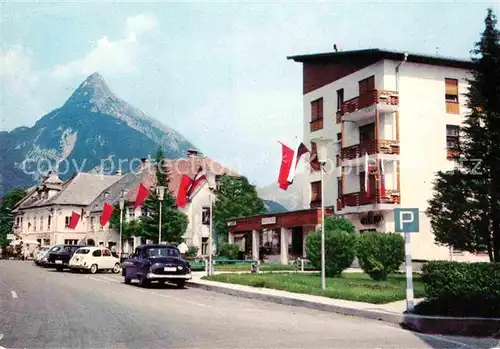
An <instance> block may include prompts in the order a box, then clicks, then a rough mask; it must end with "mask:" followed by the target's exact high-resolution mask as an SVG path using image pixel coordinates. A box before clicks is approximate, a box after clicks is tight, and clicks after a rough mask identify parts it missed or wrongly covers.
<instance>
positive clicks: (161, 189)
mask: <svg viewBox="0 0 500 349" xmlns="http://www.w3.org/2000/svg"><path fill="white" fill-rule="evenodd" d="M164 194H165V187H164V186H161V185H159V186H157V187H156V195H158V200H159V201H160V213H159V215H158V216H159V222H158V243H159V244H161V205H162V202H163V195H164Z"/></svg>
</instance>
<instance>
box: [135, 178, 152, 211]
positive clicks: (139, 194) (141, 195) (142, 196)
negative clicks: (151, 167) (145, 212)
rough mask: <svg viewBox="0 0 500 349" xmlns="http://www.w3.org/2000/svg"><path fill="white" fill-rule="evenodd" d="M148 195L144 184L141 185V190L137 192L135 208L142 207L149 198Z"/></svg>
mask: <svg viewBox="0 0 500 349" xmlns="http://www.w3.org/2000/svg"><path fill="white" fill-rule="evenodd" d="M148 195H149V190H148V188H146V187H145V186H144V185H143V184H140V185H139V190H137V196H136V198H135V204H134V208H137V207H139V206H141V205H142V203H143V202H144V200H146V198H147V197H148Z"/></svg>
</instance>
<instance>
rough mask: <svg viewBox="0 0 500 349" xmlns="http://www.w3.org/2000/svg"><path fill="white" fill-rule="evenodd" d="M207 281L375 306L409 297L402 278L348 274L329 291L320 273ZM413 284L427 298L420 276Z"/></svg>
mask: <svg viewBox="0 0 500 349" xmlns="http://www.w3.org/2000/svg"><path fill="white" fill-rule="evenodd" d="M203 279H206V280H211V281H219V282H227V283H233V284H240V285H247V286H253V287H265V288H272V289H276V290H283V291H289V292H296V293H306V294H312V295H316V296H324V297H329V298H336V299H345V300H351V301H358V302H366V303H373V304H384V303H390V302H395V301H399V300H404V299H405V293H406V279H405V276H404V275H400V274H394V275H390V276H389V277H388V279H387V280H386V281H374V280H372V279H370V277H369V276H368V275H366V274H364V273H344V274H343V277H341V278H327V280H326V285H327V289H326V290H323V289H322V288H321V276H320V275H319V274H316V273H314V274H312V273H310V274H295V273H267V274H219V275H213V276H209V277H207V276H205V277H203ZM413 284H414V292H415V298H421V297H425V292H424V286H423V283H422V282H421V281H420V277H419V276H418V275H414V278H413Z"/></svg>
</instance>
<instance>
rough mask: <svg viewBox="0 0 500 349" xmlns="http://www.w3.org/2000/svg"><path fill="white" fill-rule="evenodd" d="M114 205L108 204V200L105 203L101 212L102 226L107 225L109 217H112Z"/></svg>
mask: <svg viewBox="0 0 500 349" xmlns="http://www.w3.org/2000/svg"><path fill="white" fill-rule="evenodd" d="M113 210H114V208H113V206H111V205H110V204H108V203H107V202H105V203H104V208H103V209H102V213H101V226H103V227H104V226H105V225H106V223H108V221H109V219H110V218H111V215H112V214H113Z"/></svg>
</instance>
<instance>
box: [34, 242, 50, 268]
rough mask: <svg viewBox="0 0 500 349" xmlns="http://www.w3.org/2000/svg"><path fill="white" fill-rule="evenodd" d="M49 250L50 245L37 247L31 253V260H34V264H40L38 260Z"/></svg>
mask: <svg viewBox="0 0 500 349" xmlns="http://www.w3.org/2000/svg"><path fill="white" fill-rule="evenodd" d="M49 250H50V246H45V247H42V248H41V249H39V250H38V251H37V252H35V253H34V255H33V260H34V261H35V264H36V265H40V260H41V259H42V258H43V257H45V255H47V253H48V252H49Z"/></svg>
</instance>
